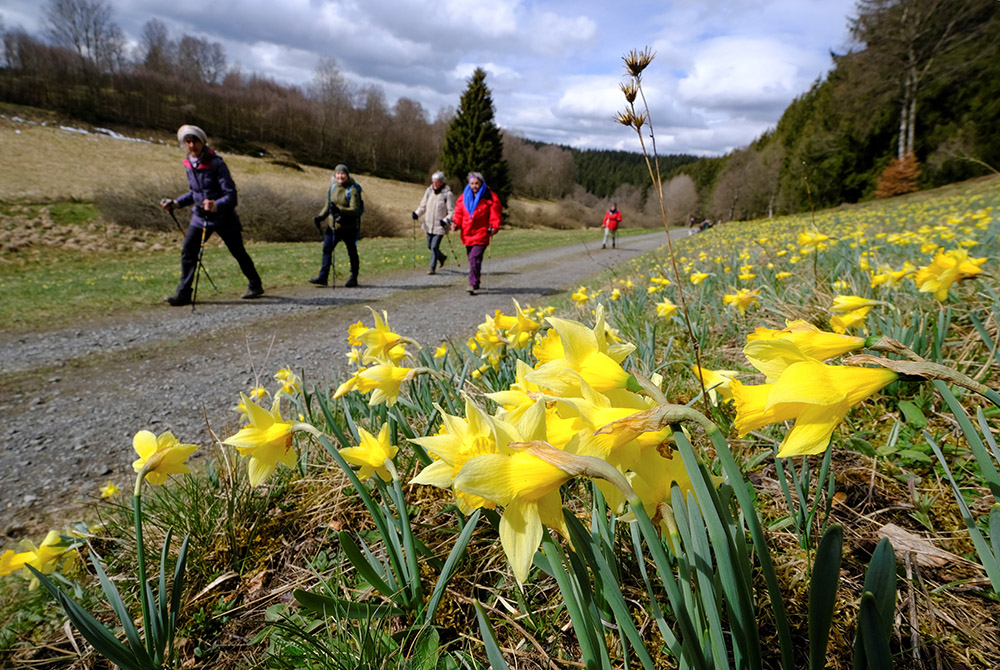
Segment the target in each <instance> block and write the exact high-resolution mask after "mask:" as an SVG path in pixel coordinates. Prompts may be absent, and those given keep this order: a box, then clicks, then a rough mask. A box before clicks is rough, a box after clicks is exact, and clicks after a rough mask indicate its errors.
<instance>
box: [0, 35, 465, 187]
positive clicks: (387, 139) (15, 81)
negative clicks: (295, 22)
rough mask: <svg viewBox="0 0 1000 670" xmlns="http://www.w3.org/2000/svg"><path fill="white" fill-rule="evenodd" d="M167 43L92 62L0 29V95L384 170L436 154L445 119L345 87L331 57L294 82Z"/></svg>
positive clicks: (217, 53) (401, 174)
mask: <svg viewBox="0 0 1000 670" xmlns="http://www.w3.org/2000/svg"><path fill="white" fill-rule="evenodd" d="M175 44H176V46H175V47H174V48H173V49H160V50H155V51H154V50H147V52H146V53H145V55H144V56H143V58H142V59H141V60H138V61H136V62H133V63H131V64H129V63H127V62H124V61H120V62H118V63H116V64H115V65H114V66H112V67H101V66H100V65H99V62H98V61H94V60H92V59H90V58H88V57H86V56H81V55H80V54H78V53H77V52H75V51H74V50H72V49H69V48H66V47H65V46H52V45H49V44H46V43H44V42H42V41H40V40H38V39H36V38H34V37H32V36H30V35H28V34H26V33H24V32H22V31H12V32H8V33H6V34H5V35H4V47H5V48H4V54H3V55H4V63H3V65H4V67H3V68H2V69H0V99H2V100H4V101H7V102H13V103H17V104H21V105H29V106H33V107H41V108H44V109H51V110H56V111H58V112H61V113H64V114H67V115H69V116H72V117H74V118H78V119H81V120H83V121H86V122H88V123H93V124H96V125H116V126H119V127H121V126H127V127H137V128H146V129H158V130H161V131H162V130H163V129H172V128H176V127H178V126H180V125H181V124H183V123H193V124H196V125H200V126H202V127H204V128H206V129H208V131H209V132H210V134H211V135H212V136H213V137H214V138H217V143H218V144H219V145H220V146H222V147H223V148H227V149H229V150H234V151H242V152H247V153H249V152H260V151H263V149H262V148H261V147H262V145H274V146H277V147H279V148H281V149H283V150H285V151H287V152H289V153H291V154H292V155H293V156H294V157H295V159H296V160H298V161H300V162H306V163H311V164H316V165H325V166H330V167H332V166H333V165H335V164H337V163H340V162H346V163H348V164H350V165H352V166H353V167H354V169H355V170H358V171H360V172H367V173H371V174H376V175H379V176H386V177H395V178H411V179H413V178H420V179H423V178H425V176H426V174H427V171H428V170H429V169H430V168H431V167H432V165H433V164H434V163H435V161H436V160H437V156H438V152H439V149H440V146H441V138H442V137H443V134H444V129H445V128H446V126H447V121H446V119H437V120H435V121H429V120H428V119H427V113H426V111H425V110H424V109H423V107H422V106H421V105H420V103H418V102H415V101H413V100H408V99H406V98H401V99H400V100H399V101H397V102H396V104H395V105H392V106H390V105H389V104H388V103H387V102H386V99H385V95H384V94H383V92H382V91H381V89H379V88H375V87H363V88H353V87H350V86H348V84H347V83H346V82H345V81H344V78H343V76H342V75H341V74H340V72H339V71H338V70H337V67H336V64H335V63H334V62H333V61H324V62H322V63H321V64H320V66H319V67H318V68H317V70H316V73H315V77H314V79H313V82H312V83H311V85H310V86H308V87H306V88H299V87H295V86H288V85H285V84H280V83H278V82H275V81H273V80H271V79H268V78H266V77H261V76H259V75H256V74H246V73H243V72H241V71H240V70H239V69H237V68H231V69H228V70H227V69H226V68H225V66H224V60H225V56H224V52H223V51H221V47H220V46H219V45H218V44H214V45H213V44H208V43H206V42H204V41H201V40H197V39H196V38H189V36H184V37H182V38H181V39H180V40H178V41H176V43H175ZM199 50H202V53H201V54H199V53H198V51H199Z"/></svg>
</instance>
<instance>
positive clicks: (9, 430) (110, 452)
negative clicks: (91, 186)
mask: <svg viewBox="0 0 1000 670" xmlns="http://www.w3.org/2000/svg"><path fill="white" fill-rule="evenodd" d="M685 232H686V231H680V232H679V233H678V232H676V231H675V232H674V233H672V234H674V235H678V234H680V235H684V234H685ZM498 242H500V243H502V238H498ZM665 243H666V236H665V235H664V233H662V232H661V233H655V234H647V235H641V236H635V237H625V238H622V239H621V240H620V241H619V244H618V248H617V249H615V250H612V249H607V250H602V249H601V248H600V246H599V245H597V244H584V243H581V244H576V245H571V246H566V247H559V248H555V249H546V250H542V251H537V252H533V253H529V254H523V255H521V256H517V257H508V258H498V259H489V260H487V261H486V263H484V274H483V291H481V292H480V293H479V294H478V295H475V296H469V295H467V294H466V292H465V290H464V289H465V286H466V275H465V272H463V271H467V266H466V265H465V263H464V259H461V260H462V261H463V263H462V267H461V268H458V267H456V264H455V263H454V260H455V259H449V261H448V265H447V267H446V268H445V269H444V270H443V271H442V272H439V273H438V274H437V275H434V276H428V275H426V274H424V273H423V270H420V271H416V270H413V271H406V272H400V273H396V274H393V275H388V276H382V277H376V278H373V279H371V280H366V278H365V276H364V273H363V271H362V276H361V282H362V285H361V287H360V288H357V289H345V288H343V287H337V288H334V289H323V288H315V287H312V286H309V285H307V284H303V286H302V287H301V288H295V289H285V290H281V291H274V292H268V294H267V295H266V296H265V297H264V298H263V299H261V300H258V301H243V300H239V299H235V296H220V295H218V294H211V293H210V292H203V294H202V296H201V297H203V298H204V300H205V301H204V302H203V303H201V304H199V305H198V307H197V309H196V310H195V311H194V312H192V311H191V310H190V309H188V308H169V307H166V306H163V307H157V308H156V309H154V310H151V311H149V312H146V313H141V314H129V315H124V316H115V315H106V316H104V317H103V318H100V319H96V320H92V321H89V322H88V323H86V324H81V325H79V326H77V327H75V328H68V329H62V330H58V331H51V332H39V333H33V334H30V335H20V336H17V337H13V336H8V337H7V338H2V337H0V370H2V371H3V372H2V374H0V412H2V413H3V416H4V417H5V419H6V421H5V422H4V427H2V428H0V436H2V438H3V442H2V444H3V447H2V448H0V544H2V543H4V538H3V535H6V536H7V538H6V541H7V542H9V540H10V539H11V538H19V537H20V536H21V535H22V534H23V533H24V532H25V530H26V529H29V530H31V531H36V530H37V529H38V527H40V526H42V525H44V524H47V523H55V524H63V523H67V522H70V521H74V520H75V519H71V518H66V515H68V514H71V513H72V509H73V508H74V507H75V506H77V505H79V504H80V502H81V501H82V500H84V499H85V498H86V497H87V496H94V495H96V491H97V488H98V487H99V486H100V485H102V484H103V483H105V482H106V481H109V480H110V481H114V482H116V483H117V484H118V485H119V486H120V487H121V488H122V489H123V490H128V488H130V486H131V485H130V480H132V479H133V478H134V473H132V469H131V466H130V464H131V461H132V459H133V458H134V454H133V452H132V448H131V444H132V436H133V435H134V434H135V432H136V431H138V430H141V429H148V430H151V431H153V432H156V433H161V432H163V431H165V430H170V431H172V432H173V433H174V435H176V436H177V437H178V439H180V440H181V441H182V442H189V443H198V444H207V443H208V441H209V439H208V434H207V429H206V427H205V416H207V417H208V420H209V421H210V422H211V425H212V427H213V430H215V431H216V432H217V433H219V434H222V433H227V432H234V431H235V429H236V428H237V427H238V426H237V425H236V423H235V419H236V415H235V414H234V413H233V412H232V411H231V407H232V406H233V405H234V404H235V402H236V399H237V398H238V393H239V391H241V390H247V389H249V388H251V387H252V386H254V385H255V384H256V383H257V380H260V382H261V383H263V384H264V385H265V386H266V387H267V388H268V389H269V390H270V389H272V388H273V387H274V382H273V380H272V379H271V376H272V375H273V374H274V372H275V371H277V370H278V369H279V368H281V367H285V366H287V367H290V368H291V369H292V370H293V371H295V372H296V373H299V372H301V371H303V370H304V371H305V378H306V385H307V387H309V388H311V387H312V385H313V384H323V385H330V384H334V383H336V382H338V381H339V380H341V379H343V378H344V376H345V372H346V368H347V361H346V358H345V356H344V354H345V353H347V351H348V349H349V347H348V345H347V342H346V334H347V326H348V325H350V324H351V323H355V322H357V321H358V320H365V321H366V322H368V323H370V320H371V316H370V313H369V312H368V309H367V307H366V306H367V305H371V306H372V307H375V308H377V309H385V310H387V311H388V314H389V322H390V324H391V326H392V327H393V328H394V330H396V331H397V332H400V333H402V334H404V335H406V336H408V337H412V338H414V339H416V340H417V341H419V342H420V343H421V344H423V345H424V346H431V345H434V346H436V345H437V344H438V343H439V342H440V341H441V340H443V339H447V338H456V339H460V340H462V341H464V340H465V339H466V338H467V337H469V335H470V334H471V333H472V330H473V329H474V328H475V326H476V325H477V324H478V323H480V322H482V320H483V317H484V316H485V315H487V314H492V313H493V312H494V310H497V309H500V310H502V311H504V312H507V313H509V312H510V311H511V310H512V303H511V299H512V298H514V299H517V300H518V302H520V303H521V304H522V305H525V304H534V305H538V304H542V303H543V302H545V301H546V299H548V298H549V297H550V296H553V295H555V294H558V293H561V292H563V291H566V290H567V289H571V288H574V287H575V286H577V285H578V284H579V283H581V282H583V281H585V280H586V279H587V278H588V277H591V276H593V275H594V274H595V273H598V272H601V271H602V270H606V269H610V268H613V267H615V266H617V265H620V264H621V263H624V262H626V261H628V260H631V259H633V258H635V257H636V256H638V255H639V254H641V253H644V252H646V251H650V250H653V249H656V248H658V247H660V246H661V245H663V244H665ZM363 262H364V258H363V256H362V268H363ZM341 283H342V282H341ZM203 410H204V413H203ZM202 451H204V450H202Z"/></svg>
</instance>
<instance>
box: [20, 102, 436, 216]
mask: <svg viewBox="0 0 1000 670" xmlns="http://www.w3.org/2000/svg"><path fill="white" fill-rule="evenodd" d="M18 131H20V132H18ZM172 138H173V136H172V134H164V135H163V136H160V137H154V138H153V141H154V143H150V144H145V143H139V142H126V141H123V140H116V139H113V138H111V137H108V136H105V135H97V134H89V135H82V134H79V133H73V132H68V131H65V130H60V129H59V128H58V127H52V126H51V125H50V126H47V127H42V126H40V125H29V124H27V123H16V122H13V121H10V120H8V119H0V153H2V154H3V156H4V160H3V162H2V163H0V202H6V203H25V202H27V203H47V202H62V201H66V200H81V201H93V200H95V199H96V198H97V196H98V194H99V193H101V192H102V191H104V190H106V189H109V188H120V187H122V186H123V185H129V184H135V183H136V182H137V181H143V182H149V183H155V184H163V185H164V187H165V188H168V187H172V189H173V190H172V191H171V192H169V193H164V194H163V195H164V196H168V195H176V194H178V193H182V192H183V191H184V190H185V189H186V184H185V180H184V170H183V166H182V165H181V161H182V160H183V158H184V153H183V151H182V150H181V149H180V148H179V147H178V146H177V144H176V142H174V141H173V139H172ZM209 139H210V141H211V136H210V138H209ZM224 157H225V159H226V163H227V164H228V165H229V168H230V170H231V171H232V173H233V177H234V178H235V180H236V184H237V186H239V187H240V188H241V189H247V188H250V187H253V186H259V187H262V188H265V189H270V190H272V191H274V192H277V193H288V192H296V193H301V194H307V195H309V196H312V195H313V194H314V195H315V200H316V203H317V206H316V209H317V211H318V210H319V207H320V206H322V202H323V197H324V196H325V194H326V192H327V189H328V187H329V185H330V179H331V177H332V171H330V170H325V169H321V168H316V167H310V166H305V165H303V166H301V168H302V170H301V171H299V170H296V169H292V168H290V167H286V166H284V165H277V164H274V163H273V162H272V161H273V160H275V159H278V160H284V159H285V158H286V157H284V156H270V157H268V158H264V159H261V158H253V157H251V156H239V155H233V154H226V155H225V156H224ZM356 177H357V179H358V182H359V183H361V185H362V187H363V188H364V193H365V202H366V210H367V213H366V215H367V214H370V213H371V211H372V207H373V206H375V207H377V208H378V210H379V211H380V213H381V214H382V216H384V217H385V218H387V219H391V220H398V221H402V222H408V221H409V220H410V212H411V211H413V209H414V208H416V206H417V205H418V204H419V203H420V197H421V196H422V195H423V190H424V188H425V187H424V186H423V185H421V184H407V183H403V182H395V181H389V180H386V179H379V178H378V177H371V176H367V175H356ZM376 203H377V204H376Z"/></svg>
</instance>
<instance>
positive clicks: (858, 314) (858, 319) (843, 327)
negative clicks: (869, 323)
mask: <svg viewBox="0 0 1000 670" xmlns="http://www.w3.org/2000/svg"><path fill="white" fill-rule="evenodd" d="M871 311H872V308H871V306H870V305H869V306H866V307H860V308H858V309H856V310H854V311H852V312H848V313H846V314H835V315H834V316H833V317H832V318H831V319H830V328H831V329H832V330H833V332H835V333H841V334H843V333H846V332H847V331H848V330H850V329H851V328H855V327H858V326H861V327H864V323H865V319H866V318H868V313H869V312H871Z"/></svg>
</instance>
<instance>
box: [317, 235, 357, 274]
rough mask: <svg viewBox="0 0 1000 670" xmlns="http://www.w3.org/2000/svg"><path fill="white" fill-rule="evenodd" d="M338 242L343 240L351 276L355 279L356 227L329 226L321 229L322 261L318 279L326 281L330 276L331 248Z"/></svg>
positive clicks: (331, 264) (331, 265) (331, 263)
mask: <svg viewBox="0 0 1000 670" xmlns="http://www.w3.org/2000/svg"><path fill="white" fill-rule="evenodd" d="M338 242H343V243H344V246H345V247H347V258H348V259H349V260H350V261H351V276H352V277H354V278H355V279H357V276H358V266H359V265H360V262H359V260H358V231H357V229H356V228H348V227H342V228H339V229H337V228H336V227H334V226H329V227H327V229H326V230H325V231H323V261H322V264H321V265H320V266H319V275H318V277H317V278H318V279H319V280H320V281H326V280H327V279H328V278H329V276H330V268H331V267H333V250H334V248H335V247H336V246H337V243H338Z"/></svg>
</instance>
